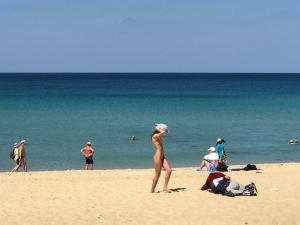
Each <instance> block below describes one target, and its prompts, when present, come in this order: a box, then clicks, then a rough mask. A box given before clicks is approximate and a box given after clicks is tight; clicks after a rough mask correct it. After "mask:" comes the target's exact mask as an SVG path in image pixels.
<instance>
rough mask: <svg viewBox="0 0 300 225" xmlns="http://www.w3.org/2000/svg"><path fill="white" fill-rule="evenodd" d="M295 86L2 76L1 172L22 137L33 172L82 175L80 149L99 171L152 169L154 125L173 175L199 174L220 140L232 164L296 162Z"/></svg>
mask: <svg viewBox="0 0 300 225" xmlns="http://www.w3.org/2000/svg"><path fill="white" fill-rule="evenodd" d="M299 87H300V74H18V75H16V74H1V75H0V125H1V128H2V129H1V133H0V171H7V170H10V169H11V168H12V167H13V162H12V160H11V159H10V158H9V157H8V153H9V150H10V148H11V146H12V144H13V143H14V142H15V141H17V140H21V139H27V140H28V142H29V144H28V146H27V161H28V164H29V168H30V170H61V169H81V168H83V166H84V160H83V157H82V156H81V154H80V148H81V147H82V146H83V145H84V144H85V143H86V141H91V142H92V143H93V145H94V148H95V150H96V154H95V156H94V161H95V168H98V169H102V168H149V167H152V155H153V148H152V145H151V142H150V135H151V133H152V131H153V124H154V123H155V122H163V123H167V124H168V125H169V128H170V134H169V135H168V136H167V137H165V149H166V156H167V158H168V159H169V161H170V163H171V165H172V166H174V167H181V166H197V165H198V163H199V161H200V159H201V157H202V156H203V155H204V154H206V152H207V150H206V149H207V148H208V147H210V146H213V145H214V144H215V139H216V138H217V137H224V138H225V140H226V146H225V147H226V151H227V153H228V155H229V159H228V163H229V164H246V163H262V162H294V161H297V162H299V161H300V147H299V146H290V145H288V144H287V142H288V140H289V139H291V138H298V139H299V140H300V134H299V127H300V122H299V121H300V118H299V117H300V102H299V97H300V91H299ZM131 135H135V136H137V138H138V140H137V141H134V142H132V141H129V140H128V138H129V137H130V136H131Z"/></svg>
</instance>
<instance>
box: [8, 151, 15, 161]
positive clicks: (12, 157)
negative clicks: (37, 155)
mask: <svg viewBox="0 0 300 225" xmlns="http://www.w3.org/2000/svg"><path fill="white" fill-rule="evenodd" d="M9 158H11V159H14V158H15V149H14V148H13V149H12V150H10V152H9Z"/></svg>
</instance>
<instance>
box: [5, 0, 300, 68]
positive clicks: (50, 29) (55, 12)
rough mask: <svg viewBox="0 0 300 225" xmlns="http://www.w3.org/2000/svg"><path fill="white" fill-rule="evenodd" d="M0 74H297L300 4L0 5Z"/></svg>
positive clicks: (258, 0) (290, 0) (128, 0)
mask: <svg viewBox="0 0 300 225" xmlns="http://www.w3.org/2000/svg"><path fill="white" fill-rule="evenodd" d="M0 32H1V33H0V34H1V35H0V72H300V63H299V61H300V57H299V56H300V1H299V0H287V1H282V0H280V1H278V0H252V1H241V0H237V1H231V0H219V1H217V0H209V1H201V0H188V1H182V0H151V1H149V0H147V1H146V0H118V1H117V0H116V1H114V0H111V1H101V0H88V1H82V0H80V1H79V0H68V1H67V0H50V1H43V0H0Z"/></svg>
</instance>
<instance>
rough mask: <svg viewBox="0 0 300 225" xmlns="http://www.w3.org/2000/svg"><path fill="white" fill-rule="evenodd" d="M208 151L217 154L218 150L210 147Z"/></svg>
mask: <svg viewBox="0 0 300 225" xmlns="http://www.w3.org/2000/svg"><path fill="white" fill-rule="evenodd" d="M207 150H208V151H212V152H215V151H216V148H215V147H210V148H209V149H207Z"/></svg>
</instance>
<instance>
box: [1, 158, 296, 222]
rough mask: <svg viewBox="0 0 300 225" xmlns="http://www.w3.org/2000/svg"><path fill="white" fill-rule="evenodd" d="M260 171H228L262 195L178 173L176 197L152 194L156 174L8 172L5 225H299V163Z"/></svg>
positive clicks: (150, 171) (175, 173) (203, 176)
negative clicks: (221, 191)
mask: <svg viewBox="0 0 300 225" xmlns="http://www.w3.org/2000/svg"><path fill="white" fill-rule="evenodd" d="M257 167H258V168H260V169H261V170H260V171H248V172H246V171H238V172H228V173H227V174H228V175H229V176H231V178H232V179H233V180H236V181H239V182H241V183H243V184H247V183H249V182H251V181H253V182H255V184H256V185H257V188H258V191H259V193H258V196H256V197H253V196H251V197H248V196H238V197H232V198H230V197H226V196H221V195H215V194H212V193H210V192H208V191H201V190H199V189H200V187H201V186H202V185H203V183H204V182H205V180H206V177H207V176H208V172H199V171H196V168H175V169H174V171H173V174H172V177H171V180H170V184H169V187H170V188H171V189H173V190H174V191H173V192H172V193H169V194H168V193H162V192H161V193H154V194H150V193H149V191H150V186H151V182H152V181H151V180H152V177H153V175H154V170H153V169H129V170H95V171H81V170H79V171H73V170H72V171H55V172H28V173H22V172H21V173H1V174H0V183H1V185H0V195H1V204H0V209H1V210H0V225H25V224H28V225H43V224H55V225H63V224H70V225H71V224H72V225H77V224H78V225H85V224H86V225H93V224H118V225H127V224H128V225H129V224H137V225H148V224H149V225H154V224H156V225H157V224H161V225H169V224H170V225H176V224H178V225H193V224H195V225H199V224H204V225H217V224H224V225H225V224H226V225H235V224H239V225H244V224H248V225H250V224H265V225H268V224H270V225H271V224H272V225H275V224H283V225H286V224H300V222H299V219H298V214H299V213H300V210H299V209H300V192H299V190H300V164H297V163H287V164H261V165H257ZM235 168H238V166H235ZM163 178H164V172H162V176H161V179H160V181H159V183H158V186H157V190H158V191H159V190H161V189H162V186H163Z"/></svg>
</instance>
